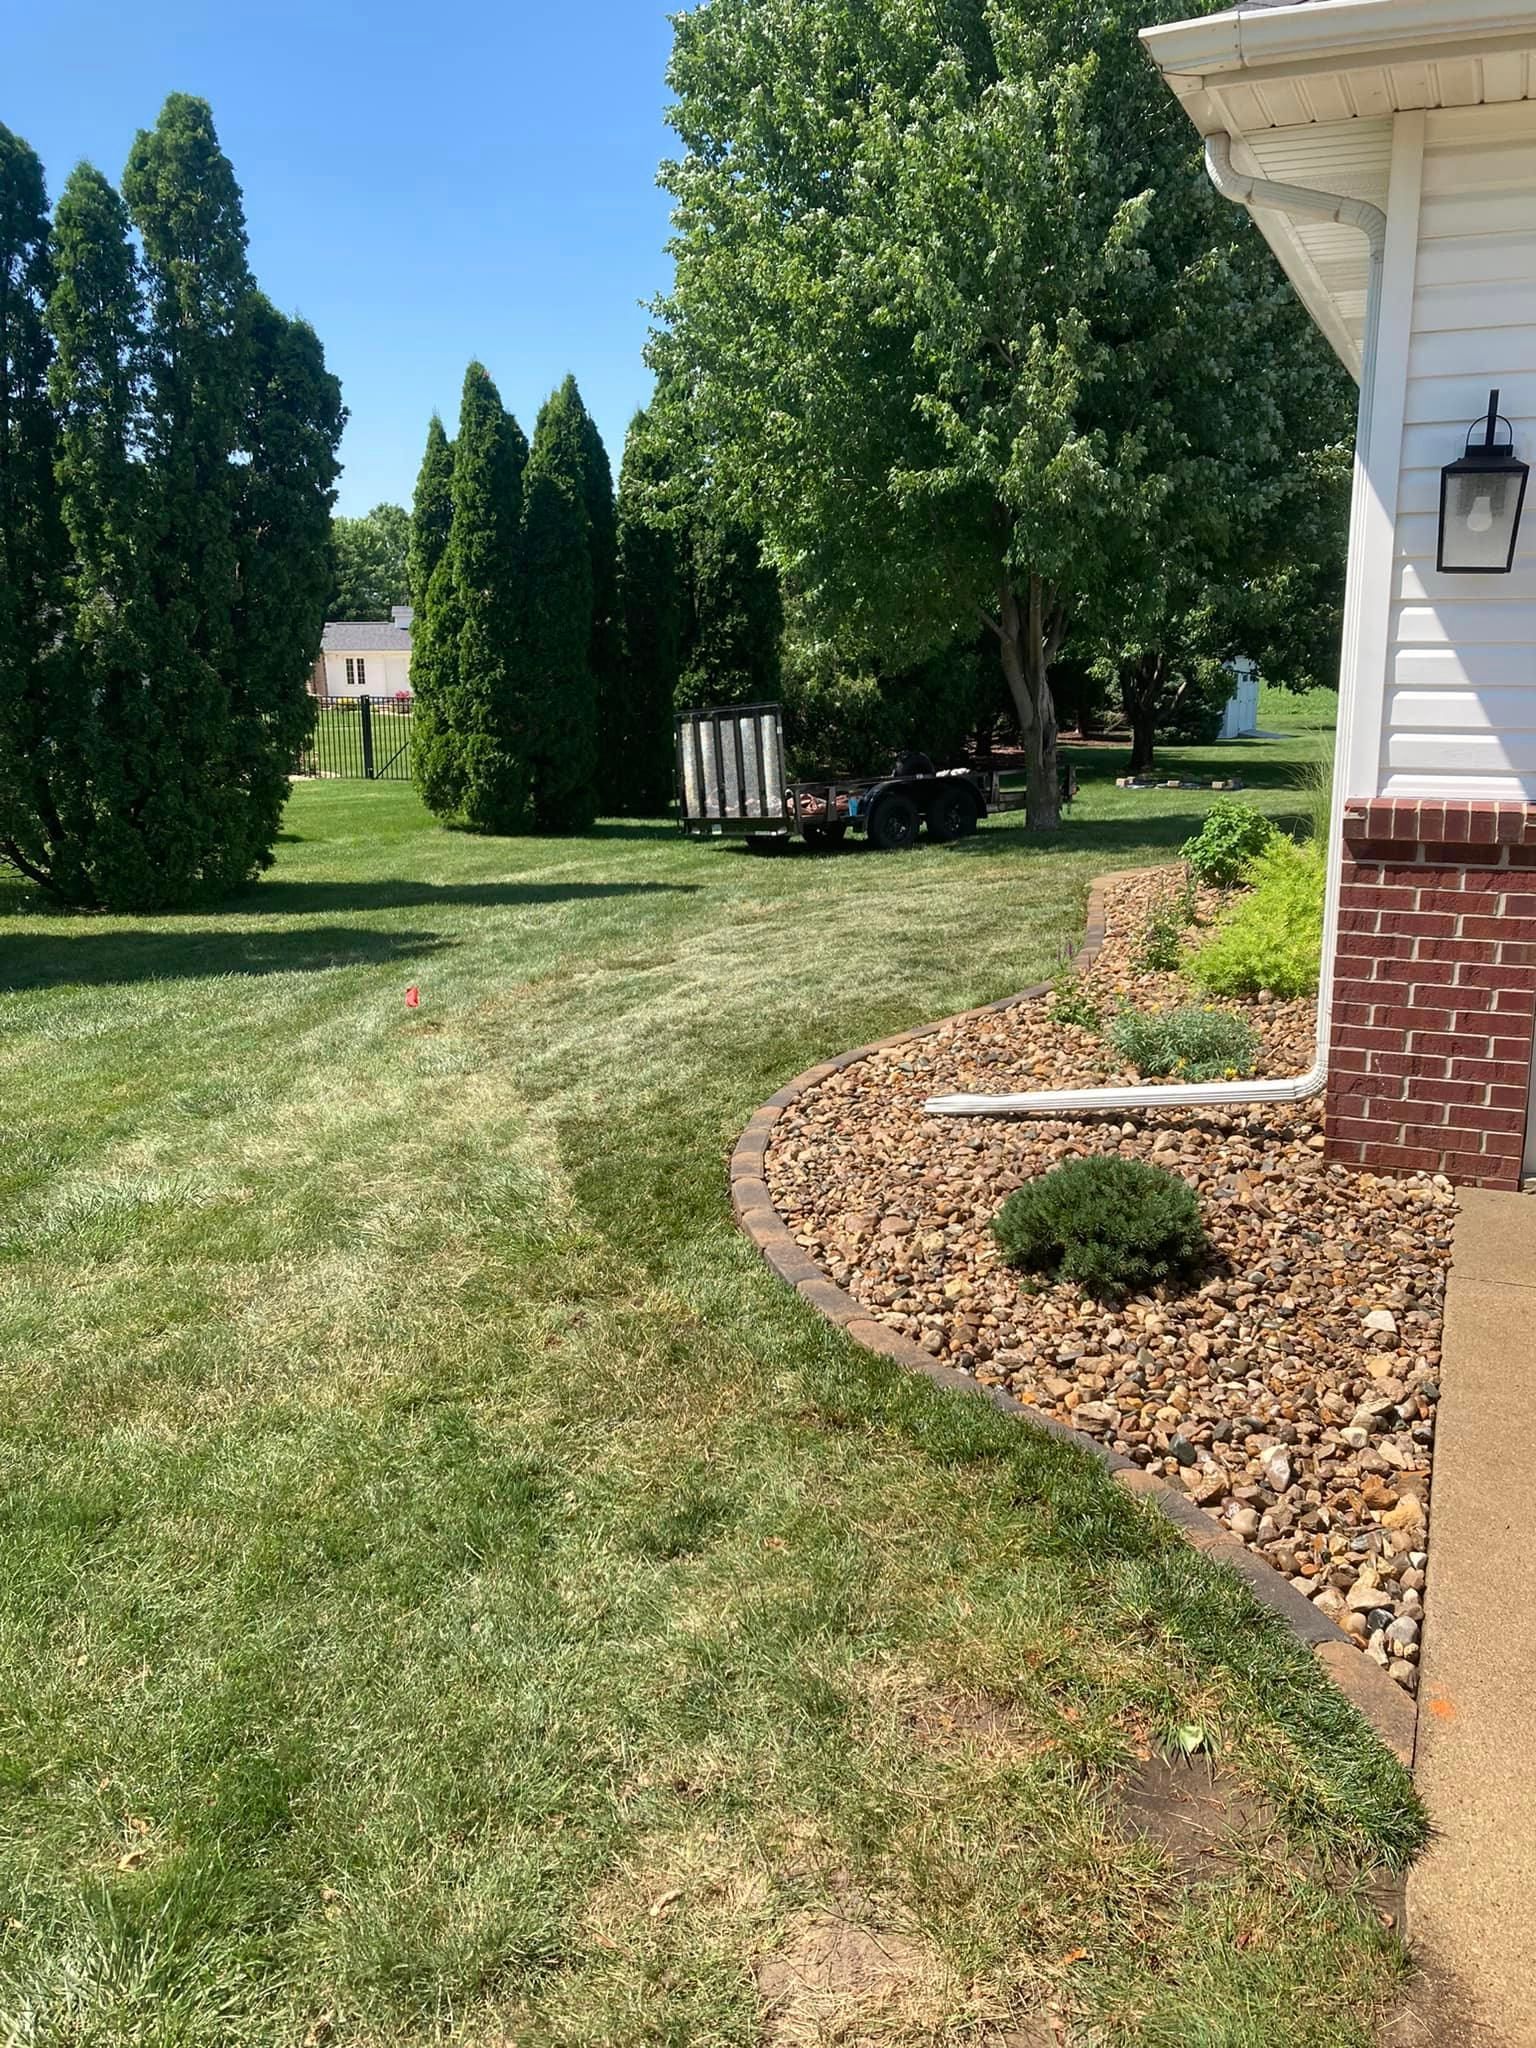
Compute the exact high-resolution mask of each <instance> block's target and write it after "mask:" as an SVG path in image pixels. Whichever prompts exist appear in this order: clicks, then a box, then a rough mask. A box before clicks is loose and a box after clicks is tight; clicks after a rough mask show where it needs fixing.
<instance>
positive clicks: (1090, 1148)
mask: <svg viewBox="0 0 1536 2048" xmlns="http://www.w3.org/2000/svg"><path fill="white" fill-rule="evenodd" d="M1175 881H1176V877H1174V876H1172V875H1171V874H1170V873H1169V871H1167V870H1160V871H1155V872H1152V873H1148V874H1138V875H1133V876H1123V877H1119V878H1116V879H1115V880H1113V881H1112V882H1111V883H1110V884H1108V885H1107V888H1106V892H1105V913H1106V938H1105V942H1104V945H1103V947H1102V948H1101V950H1100V952H1099V954H1098V957H1097V958H1096V959H1095V960H1094V961H1093V963H1092V964H1091V965H1090V966H1089V967H1088V968H1087V969H1086V971H1085V972H1084V973H1083V974H1082V975H1081V976H1080V977H1079V981H1080V984H1081V986H1082V988H1083V989H1084V990H1085V992H1086V993H1088V994H1089V995H1090V996H1091V997H1092V998H1093V1000H1095V1001H1096V1002H1097V1003H1098V1004H1099V1005H1100V1006H1101V1007H1102V1008H1103V1009H1104V1010H1105V1011H1108V1010H1110V1009H1112V1008H1113V1007H1114V1006H1115V1005H1116V1004H1117V1003H1120V1002H1130V1003H1133V1004H1135V1005H1136V1006H1137V1007H1152V1006H1166V1005H1168V1004H1171V1003H1177V1002H1187V1001H1189V1000H1191V991H1190V989H1189V988H1188V986H1187V985H1186V984H1185V983H1184V982H1183V981H1182V979H1181V978H1180V977H1179V976H1178V975H1177V974H1153V973H1148V972H1144V971H1142V970H1141V969H1139V967H1138V965H1137V960H1138V954H1139V947H1140V944H1141V940H1142V935H1143V933H1144V931H1145V928H1146V924H1147V920H1148V917H1149V916H1150V915H1151V914H1152V913H1153V912H1154V911H1155V910H1156V909H1157V908H1158V907H1159V906H1160V905H1161V904H1162V903H1164V902H1165V901H1167V900H1168V899H1170V898H1171V896H1172V893H1173V889H1174V886H1175ZM1218 907H1219V899H1217V898H1216V897H1215V896H1213V895H1212V894H1211V893H1209V892H1202V895H1201V898H1200V905H1199V908H1200V914H1201V915H1202V917H1204V918H1207V919H1208V918H1210V917H1211V916H1213V915H1214V914H1215V912H1216V910H1217V908H1218ZM1230 1007H1232V1008H1234V1009H1239V1010H1241V1011H1243V1013H1244V1014H1245V1015H1246V1016H1247V1017H1248V1018H1249V1021H1250V1022H1251V1023H1252V1025H1253V1026H1254V1029H1255V1032H1256V1034H1257V1036H1258V1040H1259V1046H1260V1053H1259V1060H1258V1066H1257V1072H1259V1073H1261V1074H1274V1075H1283V1074H1290V1073H1299V1072H1301V1071H1303V1070H1304V1069H1305V1067H1306V1066H1307V1065H1308V1063H1309V1062H1310V1060H1311V1057H1312V1035H1313V1030H1312V1027H1313V1006H1312V1004H1311V1002H1310V1001H1305V1002H1299V1003H1281V1002H1275V1001H1272V1000H1268V999H1263V998H1261V999H1260V1000H1258V1001H1256V1002H1250V1003H1234V1004H1232V1005H1230ZM1120 1078H1123V1079H1126V1080H1131V1079H1134V1078H1135V1076H1134V1075H1133V1074H1131V1073H1129V1072H1128V1071H1127V1070H1125V1069H1123V1068H1121V1067H1119V1066H1118V1065H1117V1064H1116V1061H1115V1057H1114V1054H1113V1053H1112V1051H1111V1050H1110V1049H1109V1047H1108V1046H1107V1045H1106V1043H1105V1042H1104V1041H1103V1040H1102V1039H1101V1038H1099V1037H1098V1036H1096V1035H1095V1034H1094V1033H1092V1032H1091V1031H1088V1030H1084V1029H1082V1028H1080V1027H1077V1026H1074V1025H1068V1024H1062V1023H1058V1022H1056V1021H1054V1019H1053V1017H1052V1004H1051V1003H1050V1002H1049V1001H1047V1000H1041V1001H1033V1002H1028V1003H1025V1004H1021V1005H1019V1006H1017V1007H1015V1008H1013V1009H1010V1010H1006V1011H998V1012H990V1013H987V1014H985V1015H983V1016H980V1017H975V1018H967V1019H963V1020H960V1021H957V1022H955V1023H952V1024H947V1025H945V1026H943V1027H942V1028H941V1030H940V1031H939V1032H938V1033H937V1034H935V1035H934V1036H932V1037H929V1038H925V1039H920V1040H916V1041H913V1042H911V1043H908V1044H905V1045H899V1046H894V1047H889V1048H886V1049H884V1050H881V1051H877V1052H874V1053H872V1054H870V1055H869V1057H868V1058H866V1059H863V1060H860V1061H858V1062H856V1063H855V1064H854V1065H853V1066H851V1067H848V1068H845V1069H844V1070H843V1071H842V1072H841V1073H839V1074H834V1075H832V1076H831V1077H829V1078H828V1079H826V1080H824V1081H822V1082H820V1083H818V1084H817V1085H816V1086H814V1087H813V1088H811V1089H809V1090H808V1091H807V1092H806V1094H804V1095H803V1096H802V1097H801V1098H800V1100H799V1101H798V1102H796V1103H795V1104H793V1105H792V1106H791V1107H790V1108H788V1109H786V1110H784V1112H783V1113H782V1115H781V1116H780V1118H779V1120H778V1122H777V1124H776V1125H775V1127H774V1131H773V1136H772V1141H771V1143H770V1146H769V1149H768V1154H767V1160H766V1165H765V1175H766V1179H767V1182H768V1186H769V1188H770V1190H771V1192H772V1195H773V1200H774V1203H775V1206H776V1207H777V1209H778V1210H779V1213H780V1214H781V1215H782V1216H783V1218H784V1219H785V1221H786V1223H787V1224H788V1226H789V1229H790V1231H791V1233H792V1234H793V1236H794V1237H795V1239H796V1241H797V1242H798V1243H799V1244H801V1245H802V1246H804V1247H805V1249H806V1250H807V1251H808V1252H809V1253H810V1255H811V1256H812V1257H813V1258H814V1259H816V1260H817V1262H818V1263H819V1264H820V1265H821V1266H823V1267H824V1269H825V1270H826V1272H827V1273H828V1275H829V1276H830V1277H831V1278H832V1279H833V1280H835V1281H836V1282H837V1284H838V1285H839V1286H840V1287H843V1288H846V1289H847V1290H848V1292H849V1293H850V1294H852V1295H853V1296H854V1297H855V1298H856V1299H857V1300H858V1301H859V1302H861V1303H862V1304H863V1305H864V1306H865V1307H866V1308H867V1309H868V1311H869V1312H870V1314H871V1315H872V1316H873V1317H874V1318H875V1319H876V1320H877V1321H879V1322H882V1323H886V1324H888V1325H889V1326H890V1327H891V1328H892V1329H895V1330H898V1331H900V1332H901V1333H902V1334H903V1335H904V1336H907V1337H910V1338H912V1339H914V1340H915V1341H916V1342H917V1343H919V1344H920V1345H922V1347H923V1348H924V1349H925V1350H926V1351H928V1352H929V1353H930V1354H931V1355H932V1356H933V1357H935V1358H938V1359H941V1360H943V1361H944V1362H945V1363H946V1364H949V1365H953V1366H957V1367H959V1368H960V1369H961V1370H962V1371H964V1372H968V1373H971V1374H973V1375H974V1376H975V1377H976V1378H977V1379H978V1380H979V1381H981V1382H983V1383H984V1384H987V1385H991V1386H1002V1387H1006V1388H1007V1389H1008V1390H1009V1392H1011V1393H1012V1394H1014V1395H1015V1396H1017V1398H1018V1399H1020V1400H1021V1401H1024V1402H1026V1403H1028V1404H1029V1405H1031V1406H1034V1407H1038V1408H1039V1409H1041V1410H1042V1411H1043V1412H1045V1413H1047V1414H1050V1415H1052V1416H1054V1417H1055V1418H1056V1419H1057V1420H1059V1421H1062V1422H1067V1423H1071V1424H1072V1425H1073V1426H1074V1427H1076V1428H1078V1429H1081V1430H1084V1431H1086V1432H1087V1433H1089V1434H1091V1435H1092V1436H1094V1437H1095V1438H1096V1439H1097V1440H1098V1441H1100V1442H1101V1443H1105V1444H1108V1445H1110V1446H1111V1447H1112V1448H1114V1449H1115V1450H1118V1451H1120V1452H1123V1453H1124V1454H1125V1455H1126V1456H1128V1457H1130V1458H1132V1459H1134V1460H1135V1461H1136V1463H1138V1464H1139V1465H1142V1466H1144V1467H1146V1468H1147V1469H1149V1470H1152V1471H1156V1472H1159V1473H1161V1474H1162V1475H1164V1476H1165V1477H1166V1478H1167V1479H1169V1480H1170V1481H1171V1482H1172V1483H1174V1484H1176V1485H1179V1486H1182V1487H1183V1488H1184V1489H1185V1491H1186V1492H1187V1493H1188V1494H1189V1496H1190V1497H1191V1499H1193V1500H1194V1501H1196V1502H1197V1503H1198V1504H1199V1505H1200V1506H1201V1507H1202V1508H1203V1509H1204V1510H1205V1512H1206V1513H1207V1514H1209V1515H1210V1516H1211V1517H1212V1519H1213V1520H1215V1521H1218V1522H1220V1523H1221V1524H1222V1525H1223V1526H1224V1527H1226V1528H1227V1529H1228V1530H1230V1531H1231V1532H1232V1534H1234V1535H1236V1536H1238V1537H1239V1538H1240V1539H1241V1540H1242V1541H1243V1542H1244V1543H1246V1544H1248V1545H1250V1546H1251V1547H1252V1548H1253V1549H1254V1550H1256V1551H1257V1552H1258V1553H1259V1555H1261V1556H1262V1557H1263V1558H1265V1559H1266V1560H1267V1561H1268V1563H1270V1564H1271V1565H1273V1566H1274V1568H1275V1569H1276V1570H1277V1571H1279V1572H1282V1573H1283V1574H1284V1575H1285V1577H1286V1578H1288V1579H1290V1580H1291V1581H1292V1583H1293V1584H1294V1585H1296V1586H1297V1587H1298V1588H1299V1589H1301V1590H1302V1591H1304V1592H1305V1593H1306V1594H1307V1595H1308V1597H1309V1598H1311V1599H1312V1600H1313V1601H1314V1602H1315V1604H1316V1605H1317V1606H1318V1607H1319V1608H1320V1609H1322V1611H1323V1612H1324V1613H1326V1614H1328V1615H1329V1616H1331V1617H1332V1618H1333V1619H1334V1620H1335V1621H1336V1622H1337V1623H1338V1624H1339V1626H1340V1627H1341V1628H1343V1629H1344V1630H1345V1631H1346V1632H1347V1633H1348V1634H1349V1635H1350V1636H1351V1637H1352V1638H1353V1639H1354V1640H1355V1641H1356V1642H1357V1643H1359V1645H1360V1646H1361V1648H1362V1650H1363V1651H1364V1653H1365V1654H1366V1655H1367V1656H1369V1657H1372V1658H1373V1659H1374V1660H1375V1661H1376V1662H1377V1663H1378V1664H1381V1665H1383V1666H1384V1667H1385V1668H1386V1670H1387V1671H1388V1672H1389V1673H1390V1674H1391V1676H1392V1677H1393V1678H1394V1679H1396V1680H1397V1681H1398V1683H1399V1684H1401V1685H1402V1686H1404V1687H1405V1688H1406V1689H1407V1690H1408V1691H1410V1692H1411V1691H1413V1690H1414V1689H1415V1686H1416V1682H1417V1669H1416V1667H1417V1663H1418V1656H1419V1628H1420V1622H1421V1619H1422V1616H1423V1611H1424V1607H1423V1593H1424V1582H1425V1564H1426V1558H1427V1551H1428V1544H1429V1501H1430V1471H1431V1462H1432V1455H1433V1449H1434V1435H1435V1405H1436V1402H1437V1400H1438V1398H1439V1387H1438V1373H1439V1366H1440V1327H1441V1304H1442V1299H1443V1295H1444V1289H1445V1277H1446V1272H1447V1269H1448V1266H1449V1260H1450V1245H1451V1229H1452V1223H1453V1220H1454V1216H1455V1197H1454V1194H1453V1192H1452V1189H1451V1187H1450V1184H1449V1182H1447V1181H1446V1180H1445V1179H1443V1178H1442V1177H1439V1176H1435V1177H1430V1176H1428V1175H1414V1176H1412V1177H1411V1178H1408V1179H1402V1180H1398V1179H1388V1178H1384V1177H1382V1176H1379V1175H1376V1174H1370V1173H1361V1172H1358V1171H1353V1170H1351V1169H1348V1168H1346V1167H1342V1166H1337V1165H1330V1164H1329V1163H1327V1161H1326V1160H1325V1159H1324V1157H1323V1131H1322V1111H1321V1105H1320V1103H1317V1102H1309V1103H1302V1104H1298V1105H1295V1106H1292V1107H1281V1108H1274V1107H1268V1108H1262V1109H1254V1110H1251V1111H1250V1110H1247V1109H1235V1110H1232V1111H1230V1112H1214V1113H1213V1112H1209V1111H1207V1112H1199V1111H1192V1110H1184V1111H1163V1112H1135V1113H1131V1114H1121V1113H1116V1114H1114V1115H1112V1116H1102V1115H1101V1116H1093V1117H1085V1118H1074V1119H1066V1118H1052V1119H1037V1118H1012V1117H1000V1118H954V1117H936V1116H930V1115H927V1114H925V1112H924V1109H923V1103H924V1101H925V1099H926V1098H927V1097H928V1096H931V1095H936V1094H948V1093H953V1092H960V1091H966V1092H974V1091H980V1092H985V1093H1000V1092H1003V1091H1004V1090H1019V1089H1026V1088H1030V1087H1064V1086H1073V1085H1092V1084H1094V1083H1097V1082H1103V1081H1110V1080H1115V1079H1120ZM1094 1154H1119V1155H1120V1156H1122V1157H1127V1158H1136V1159H1144V1160H1150V1161H1151V1162H1153V1163H1154V1164H1155V1165H1158V1166H1164V1167H1167V1168H1169V1169H1171V1170H1172V1171H1173V1172H1175V1173H1179V1174H1182V1175H1183V1176H1184V1178H1185V1179H1186V1180H1188V1181H1189V1182H1190V1184H1191V1185H1192V1186H1193V1187H1194V1188H1195V1189H1196V1191H1197V1193H1198V1194H1199V1197H1200V1206H1201V1210H1202V1214H1203V1217H1204V1221H1205V1226H1206V1230H1207V1233H1208V1235H1209V1237H1210V1239H1211V1244H1212V1251H1213V1256H1212V1261H1211V1264H1210V1266H1209V1267H1208V1269H1207V1270H1206V1272H1205V1273H1204V1274H1202V1275H1201V1276H1200V1277H1199V1279H1198V1280H1197V1281H1196V1282H1195V1283H1194V1284H1193V1285H1192V1286H1191V1287H1189V1288H1188V1289H1187V1290H1186V1291H1169V1290H1163V1289H1159V1290H1158V1291H1157V1292H1155V1293H1154V1294H1151V1295H1141V1296H1136V1297H1134V1298H1132V1299H1130V1300H1128V1301H1125V1302H1123V1303H1117V1304H1113V1305H1106V1304H1103V1303H1099V1302H1096V1301H1092V1300H1089V1299H1086V1298H1084V1297H1083V1296H1082V1295H1081V1294H1080V1293H1079V1292H1078V1290H1077V1289H1076V1288H1074V1287H1071V1286H1067V1285H1051V1286H1044V1287H1041V1288H1039V1289H1038V1291H1031V1290H1030V1289H1029V1288H1027V1287H1026V1286H1024V1285H1022V1284H1021V1279H1020V1276H1019V1275H1018V1274H1017V1273H1016V1272H1015V1271H1014V1270H1013V1269H1011V1268H1010V1267H1008V1266H1007V1265H1006V1264H1005V1263H1004V1262H1003V1259H1002V1257H1001V1254H1000V1253H999V1251H998V1249H997V1246H996V1245H995V1243H994V1242H993V1239H992V1236H991V1231H990V1228H989V1226H990V1224H991V1220H992V1218H993V1216H994V1215H995V1214H996V1212H997V1210H998V1209H999V1208H1000V1207H1001V1205H1002V1203H1003V1201H1004V1200H1005V1199H1006V1197H1007V1196H1008V1195H1009V1194H1010V1193H1011V1192H1012V1191H1013V1190H1014V1189H1015V1188H1017V1187H1019V1186H1021V1185H1022V1184H1023V1182H1024V1181H1026V1180H1028V1179H1030V1178H1031V1177H1032V1176H1034V1175H1037V1174H1040V1173H1044V1172H1047V1171H1049V1170H1050V1168H1052V1167H1053V1166H1056V1165H1059V1164H1060V1163H1061V1162H1062V1161H1063V1160H1065V1159H1071V1158H1079V1157H1085V1156H1089V1155H1094Z"/></svg>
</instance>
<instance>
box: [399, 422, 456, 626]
mask: <svg viewBox="0 0 1536 2048" xmlns="http://www.w3.org/2000/svg"><path fill="white" fill-rule="evenodd" d="M452 525H453V443H452V442H451V441H450V440H449V439H448V435H447V433H446V431H445V430H444V427H443V422H442V418H441V416H440V415H439V414H438V413H433V415H432V421H431V425H430V426H429V427H428V428H427V447H426V453H425V454H424V455H423V456H422V458H421V468H420V470H419V471H418V473H417V477H416V495H415V497H414V498H413V499H412V500H411V538H410V543H409V545H408V547H407V550H406V557H405V561H406V579H407V581H408V583H409V585H410V592H411V595H410V602H411V604H412V605H414V606H415V607H416V609H417V610H418V611H419V610H420V609H421V607H422V606H423V605H424V604H425V603H426V601H427V586H428V584H429V583H430V582H431V581H432V571H433V570H434V569H435V568H436V567H437V565H438V563H439V562H440V561H441V560H442V558H443V551H444V549H445V548H446V547H447V545H448V534H449V531H450V529H451V527H452Z"/></svg>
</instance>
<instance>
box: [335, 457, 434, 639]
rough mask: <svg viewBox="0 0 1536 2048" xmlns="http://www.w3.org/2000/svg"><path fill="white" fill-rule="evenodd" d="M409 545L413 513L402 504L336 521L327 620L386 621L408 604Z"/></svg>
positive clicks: (409, 596)
mask: <svg viewBox="0 0 1536 2048" xmlns="http://www.w3.org/2000/svg"><path fill="white" fill-rule="evenodd" d="M438 431H439V432H441V431H442V426H441V422H439V423H438ZM410 544H411V515H410V514H409V513H408V512H407V511H406V510H405V507H404V506H403V505H375V506H374V508H373V510H372V511H371V512H365V513H364V514H363V516H362V518H361V519H333V520H332V521H331V548H332V551H333V554H334V556H335V562H336V581H335V586H334V588H333V590H332V592H331V595H330V603H329V607H328V610H327V616H328V617H330V618H333V619H387V618H388V617H389V614H390V610H391V608H392V607H393V606H395V605H397V604H409V603H410V601H411V582H410V572H409V569H408V566H407V559H408V556H409V552H410Z"/></svg>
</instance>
